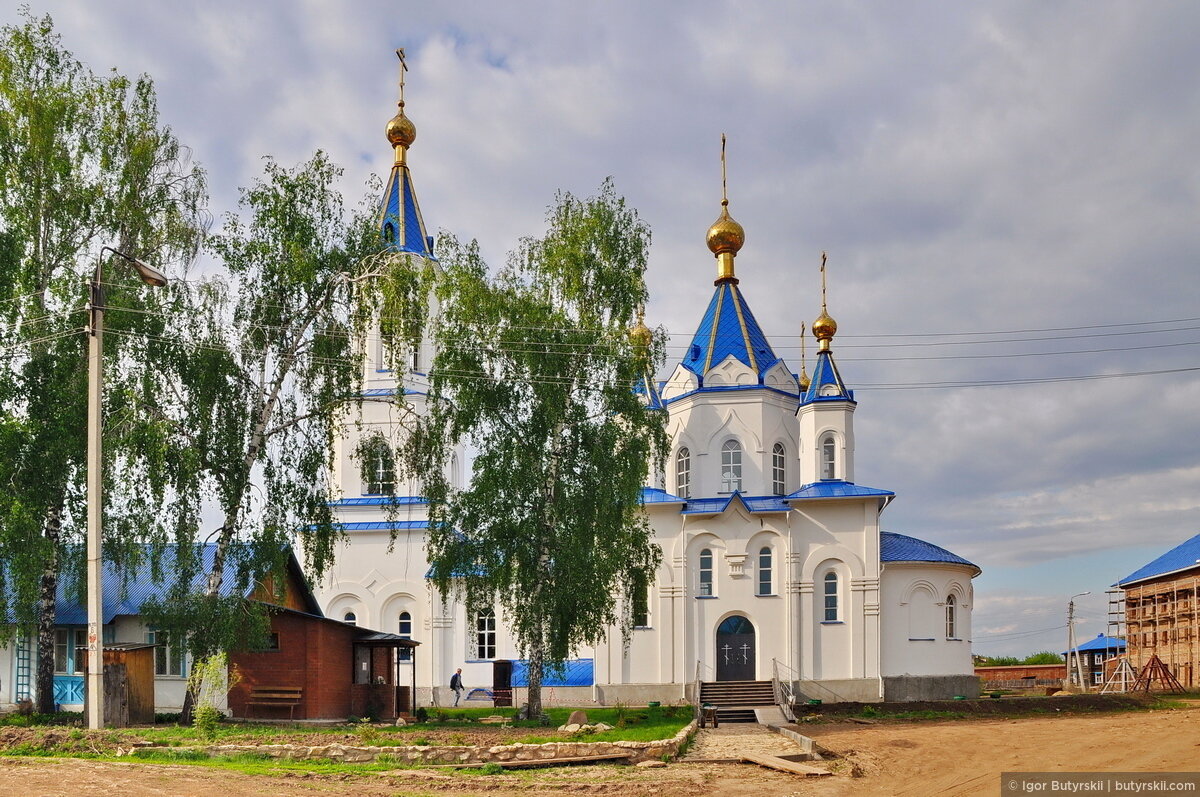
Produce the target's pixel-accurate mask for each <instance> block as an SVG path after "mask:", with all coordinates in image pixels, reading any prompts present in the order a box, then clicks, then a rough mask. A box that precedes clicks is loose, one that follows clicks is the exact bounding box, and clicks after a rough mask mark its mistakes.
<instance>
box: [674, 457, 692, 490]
mask: <svg viewBox="0 0 1200 797" xmlns="http://www.w3.org/2000/svg"><path fill="white" fill-rule="evenodd" d="M675 495H677V496H679V497H680V498H691V497H692V452H690V451H688V450H687V448H681V449H679V453H678V454H676V455H675Z"/></svg>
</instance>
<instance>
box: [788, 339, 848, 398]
mask: <svg viewBox="0 0 1200 797" xmlns="http://www.w3.org/2000/svg"><path fill="white" fill-rule="evenodd" d="M826 385H833V386H834V387H836V388H837V393H834V394H833V395H822V393H821V388H823V387H825V386H826ZM813 401H854V391H853V390H847V389H846V383H845V382H843V381H842V375H841V374H840V373H839V372H838V367H837V363H835V362H834V361H833V352H830V351H819V352H817V365H816V367H815V368H813V375H812V382H811V384H809V386H808V392H806V393H805V394H804V397H803V398H802V399H801V400H800V403H801V404H808V403H809V402H813Z"/></svg>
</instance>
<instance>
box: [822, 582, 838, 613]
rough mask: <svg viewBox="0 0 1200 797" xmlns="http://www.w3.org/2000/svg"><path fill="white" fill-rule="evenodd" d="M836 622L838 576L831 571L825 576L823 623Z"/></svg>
mask: <svg viewBox="0 0 1200 797" xmlns="http://www.w3.org/2000/svg"><path fill="white" fill-rule="evenodd" d="M837 621H838V575H837V573H834V572H833V571H830V572H828V573H826V574H825V622H827V623H836V622H837Z"/></svg>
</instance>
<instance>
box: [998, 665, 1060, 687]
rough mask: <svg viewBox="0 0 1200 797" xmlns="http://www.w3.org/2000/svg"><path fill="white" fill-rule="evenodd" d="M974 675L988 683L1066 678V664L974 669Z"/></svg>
mask: <svg viewBox="0 0 1200 797" xmlns="http://www.w3.org/2000/svg"><path fill="white" fill-rule="evenodd" d="M975 674H976V675H978V676H979V677H980V678H981V679H983V681H984V683H987V682H988V681H1016V680H1018V679H1020V678H1028V677H1030V676H1032V677H1034V678H1066V677H1067V665H1066V664H1014V665H1012V666H1011V667H976V668H975Z"/></svg>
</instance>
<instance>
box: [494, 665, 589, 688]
mask: <svg viewBox="0 0 1200 797" xmlns="http://www.w3.org/2000/svg"><path fill="white" fill-rule="evenodd" d="M595 670H596V667H595V660H594V659H568V660H567V661H564V662H563V665H562V668H561V669H560V668H556V667H552V666H550V665H548V664H547V665H546V667H545V669H544V671H543V672H542V686H591V685H592V684H593V683H595V682H596V676H595ZM512 685H513V686H516V687H525V686H529V661H528V660H526V659H515V660H513V670H512Z"/></svg>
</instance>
